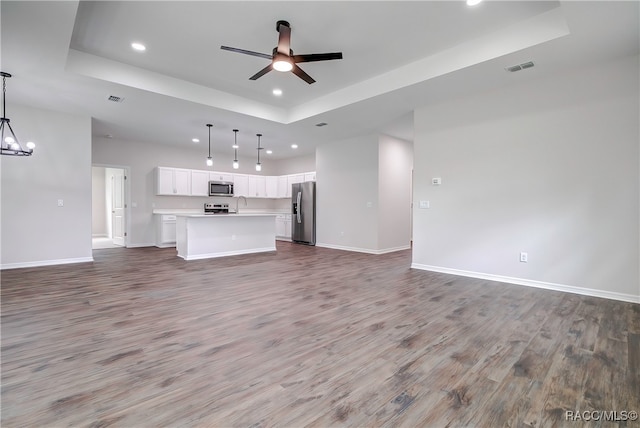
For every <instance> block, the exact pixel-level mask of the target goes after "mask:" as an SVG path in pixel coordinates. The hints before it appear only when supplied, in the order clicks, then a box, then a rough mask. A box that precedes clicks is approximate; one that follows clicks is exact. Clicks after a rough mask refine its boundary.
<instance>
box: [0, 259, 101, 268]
mask: <svg viewBox="0 0 640 428" xmlns="http://www.w3.org/2000/svg"><path fill="white" fill-rule="evenodd" d="M92 261H93V257H80V258H75V259H58V260H40V261H37V262H22V263H5V264H3V265H0V269H2V270H4V269H20V268H30V267H40V266H53V265H66V264H71V263H87V262H92Z"/></svg>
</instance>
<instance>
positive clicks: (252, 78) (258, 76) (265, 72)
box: [249, 64, 273, 80]
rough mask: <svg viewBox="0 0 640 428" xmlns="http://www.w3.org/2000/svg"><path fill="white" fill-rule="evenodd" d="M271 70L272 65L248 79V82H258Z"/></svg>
mask: <svg viewBox="0 0 640 428" xmlns="http://www.w3.org/2000/svg"><path fill="white" fill-rule="evenodd" d="M272 69H273V64H269V65H267V66H266V67H265V68H263V69H262V70H260V71H258V72H257V73H256V74H254V75H253V76H251V77H249V80H258V79H259V78H261V77H262V76H264V75H265V74H267V73H268V72H270V71H271V70H272Z"/></svg>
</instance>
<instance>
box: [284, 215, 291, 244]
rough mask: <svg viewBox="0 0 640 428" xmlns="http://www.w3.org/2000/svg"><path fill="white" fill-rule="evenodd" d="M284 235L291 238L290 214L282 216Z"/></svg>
mask: <svg viewBox="0 0 640 428" xmlns="http://www.w3.org/2000/svg"><path fill="white" fill-rule="evenodd" d="M284 237H285V238H289V239H291V214H285V216H284Z"/></svg>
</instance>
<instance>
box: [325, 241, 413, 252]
mask: <svg viewBox="0 0 640 428" xmlns="http://www.w3.org/2000/svg"><path fill="white" fill-rule="evenodd" d="M316 247H322V248H331V249H332V250H343V251H354V252H356V253H366V254H387V253H393V252H394V251H402V250H408V249H409V248H411V245H403V246H402V247H395V248H384V249H382V250H372V249H369V248H358V247H346V246H343V245H333V244H322V243H316Z"/></svg>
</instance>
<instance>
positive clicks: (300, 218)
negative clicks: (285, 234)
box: [291, 181, 316, 245]
mask: <svg viewBox="0 0 640 428" xmlns="http://www.w3.org/2000/svg"><path fill="white" fill-rule="evenodd" d="M291 204H292V207H291V214H292V215H291V240H292V241H293V242H297V243H300V244H307V245H316V183H315V181H307V182H305V183H295V184H292V185H291Z"/></svg>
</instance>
